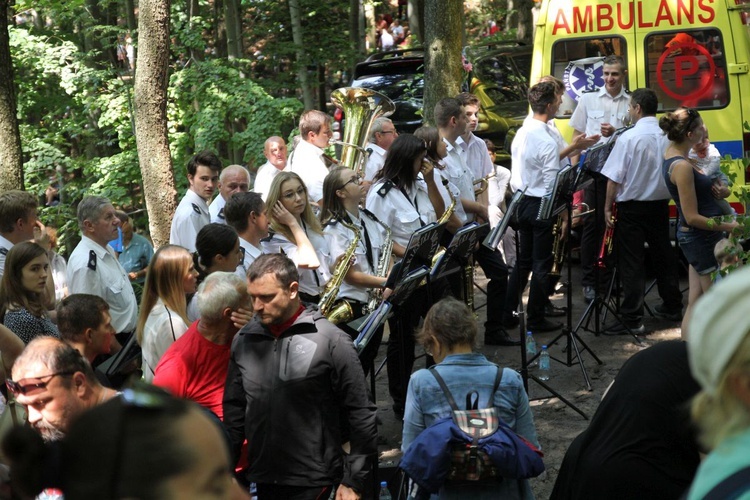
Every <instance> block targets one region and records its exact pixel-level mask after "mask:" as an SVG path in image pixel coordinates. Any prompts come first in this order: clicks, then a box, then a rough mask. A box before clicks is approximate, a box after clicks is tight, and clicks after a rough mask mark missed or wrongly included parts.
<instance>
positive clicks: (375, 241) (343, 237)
mask: <svg viewBox="0 0 750 500" xmlns="http://www.w3.org/2000/svg"><path fill="white" fill-rule="evenodd" d="M349 219H350V220H351V222H352V224H353V225H354V226H356V227H357V229H359V242H358V243H357V247H356V249H355V250H354V256H355V261H354V264H353V265H352V269H355V270H357V271H360V272H363V273H365V274H370V275H373V274H375V269H376V268H377V266H378V260H379V259H380V247H381V246H382V245H383V240H384V239H385V234H384V233H385V231H384V229H383V226H381V225H380V224H378V223H377V222H375V221H374V220H373V219H371V218H370V217H368V216H367V215H366V214H364V213H363V212H360V213H359V216H355V215H353V214H351V213H349ZM363 225H364V227H365V228H366V229H367V236H368V237H369V238H370V245H371V247H370V249H371V257H372V266H370V262H369V261H368V260H367V246H366V245H367V240H366V238H365V232H364V230H363V229H362V226H363ZM325 237H326V241H327V242H328V247H329V248H330V250H331V257H330V260H329V261H328V267H329V268H330V269H331V270H333V269H334V267H333V266H334V264H335V262H336V259H338V258H339V256H341V255H344V253H346V251H347V249H348V248H349V245H351V243H352V240H353V239H354V232H353V231H351V230H350V229H348V228H346V227H344V225H343V224H341V223H340V222H338V221H336V222H332V223H329V224H327V225H326V227H325ZM368 290H369V289H368V288H364V287H358V286H354V285H350V284H348V283H346V282H344V283H342V284H341V288H340V289H339V297H342V298H347V299H352V300H358V301H360V302H367V300H368V299H369V294H368Z"/></svg>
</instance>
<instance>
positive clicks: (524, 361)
mask: <svg viewBox="0 0 750 500" xmlns="http://www.w3.org/2000/svg"><path fill="white" fill-rule="evenodd" d="M525 192H526V190H525V189H524V190H523V191H521V190H518V191H516V192H515V194H514V195H513V200H512V201H511V203H510V205H508V210H507V211H506V212H505V215H504V216H503V218H502V220H501V221H500V222H499V223H498V224H497V226H495V227H494V228H493V230H492V231H490V234H488V235H487V237H486V238H485V240H484V242H483V244H484V245H485V246H487V247H489V248H496V246H497V244H498V243H499V242H500V240H501V239H502V237H503V235H504V234H505V231H506V230H507V229H508V226H509V225H510V221H511V219H512V218H513V217H514V215H515V214H516V212H517V211H518V207H519V205H520V202H521V200H522V199H523V197H524V193H525ZM498 228H499V229H498ZM513 243H514V245H515V247H516V255H520V254H521V252H520V250H519V243H518V232H516V235H515V238H513ZM491 245H492V246H491ZM519 279H520V276H519ZM513 315H514V316H515V317H517V318H518V336H519V338H520V340H521V369H520V370H518V371H519V373H520V374H521V378H522V379H523V387H524V389H525V390H526V394H528V393H529V379H531V380H533V381H534V382H536V383H537V384H539V385H540V386H542V388H544V389H545V390H546V391H547V392H549V393H550V396H548V397H546V398H535V399H549V398H551V397H556V398H557V399H559V400H560V401H562V402H563V403H564V404H565V405H566V406H568V407H569V408H570V409H572V410H574V411H575V412H576V413H578V414H580V415H581V416H582V417H583V418H585V419H586V420H588V419H589V417H588V416H586V414H585V413H584V412H583V411H582V410H581V409H580V408H578V407H577V406H576V405H574V404H573V403H572V402H570V401H568V400H567V399H565V398H564V397H563V396H562V394H560V393H559V392H557V391H555V390H554V389H553V388H552V387H550V386H549V384H547V383H546V382H545V381H544V380H541V379H540V378H539V377H537V376H536V375H534V374H533V373H529V363H530V362H532V361H533V360H534V359H536V358H537V357H538V356H539V354H537V355H536V356H534V357H533V358H532V359H528V358H527V357H526V342H525V340H526V312H525V311H524V307H523V288H521V287H520V286H519V287H518V309H517V310H516V311H514V312H513Z"/></svg>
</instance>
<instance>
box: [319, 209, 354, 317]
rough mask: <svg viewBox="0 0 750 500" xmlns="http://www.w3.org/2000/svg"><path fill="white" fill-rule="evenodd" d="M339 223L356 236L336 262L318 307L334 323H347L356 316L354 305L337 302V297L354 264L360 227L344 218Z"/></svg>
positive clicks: (341, 301)
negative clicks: (353, 309) (345, 220)
mask: <svg viewBox="0 0 750 500" xmlns="http://www.w3.org/2000/svg"><path fill="white" fill-rule="evenodd" d="M339 224H342V225H343V226H344V227H345V228H347V229H349V230H351V231H352V232H354V238H352V242H351V243H350V244H349V247H347V249H346V252H344V255H343V256H342V257H341V258H340V259H339V261H338V263H337V264H336V268H335V269H334V270H333V273H332V276H331V279H330V280H328V283H326V286H325V288H324V290H323V293H322V295H321V296H320V302H318V308H319V309H320V312H321V314H323V316H325V317H326V319H328V321H330V322H331V323H333V324H334V325H335V324H338V323H346V322H348V321H351V319H352V318H353V317H354V312H353V311H352V306H350V305H349V303H348V302H347V301H345V300H340V301H338V302H336V298H337V297H338V294H339V289H340V288H341V284H342V283H343V282H344V277H345V276H346V273H348V272H349V269H350V268H351V267H352V265H353V264H354V252H355V251H356V249H357V245H358V244H359V240H360V233H359V229H357V227H356V226H354V225H353V224H349V223H347V222H344V221H343V220H339Z"/></svg>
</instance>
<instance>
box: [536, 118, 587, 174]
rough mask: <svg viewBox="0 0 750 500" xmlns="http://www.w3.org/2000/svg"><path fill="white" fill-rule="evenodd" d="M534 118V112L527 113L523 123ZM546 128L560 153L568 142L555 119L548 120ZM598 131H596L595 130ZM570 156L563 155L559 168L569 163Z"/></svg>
mask: <svg viewBox="0 0 750 500" xmlns="http://www.w3.org/2000/svg"><path fill="white" fill-rule="evenodd" d="M533 120H534V113H529V114H528V116H526V118H524V119H523V124H524V125H529V124H531V123H532V121H533ZM547 130H548V131H549V134H550V135H551V136H552V138H553V139H554V140H555V142H556V143H557V151H558V153H562V152H563V150H564V149H565V148H567V147H568V142H567V141H566V140H565V138H563V136H562V134H561V133H560V130H559V129H558V128H557V125H555V120H554V119H552V120H549V121H548V122H547ZM597 133H598V132H597ZM570 164H571V163H570V158H568V157H565V158H563V159H561V160H560V168H565V167H567V166H568V165H570Z"/></svg>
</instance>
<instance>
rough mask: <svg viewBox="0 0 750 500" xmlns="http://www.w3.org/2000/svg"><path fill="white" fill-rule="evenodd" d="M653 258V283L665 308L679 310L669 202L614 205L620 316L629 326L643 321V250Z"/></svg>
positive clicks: (678, 287) (680, 306)
mask: <svg viewBox="0 0 750 500" xmlns="http://www.w3.org/2000/svg"><path fill="white" fill-rule="evenodd" d="M644 243H648V246H649V249H650V251H651V254H652V256H653V259H654V269H655V271H656V283H657V286H658V289H659V296H660V297H661V299H662V300H663V301H664V307H665V308H666V309H667V310H668V311H670V312H672V311H680V310H682V292H680V284H679V278H678V276H677V266H676V261H677V254H676V253H675V250H674V249H673V248H672V245H671V243H670V241H669V201H668V200H657V201H626V202H621V203H618V204H617V223H616V225H615V252H616V254H617V263H618V267H619V271H620V272H619V274H620V280H621V281H622V289H623V296H622V304H621V306H620V313H621V314H622V318H623V321H625V322H626V323H627V324H628V325H629V326H637V324H638V323H640V322H641V320H642V319H643V302H644V290H645V287H646V277H645V269H644V267H645V256H646V254H645V249H644Z"/></svg>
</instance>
